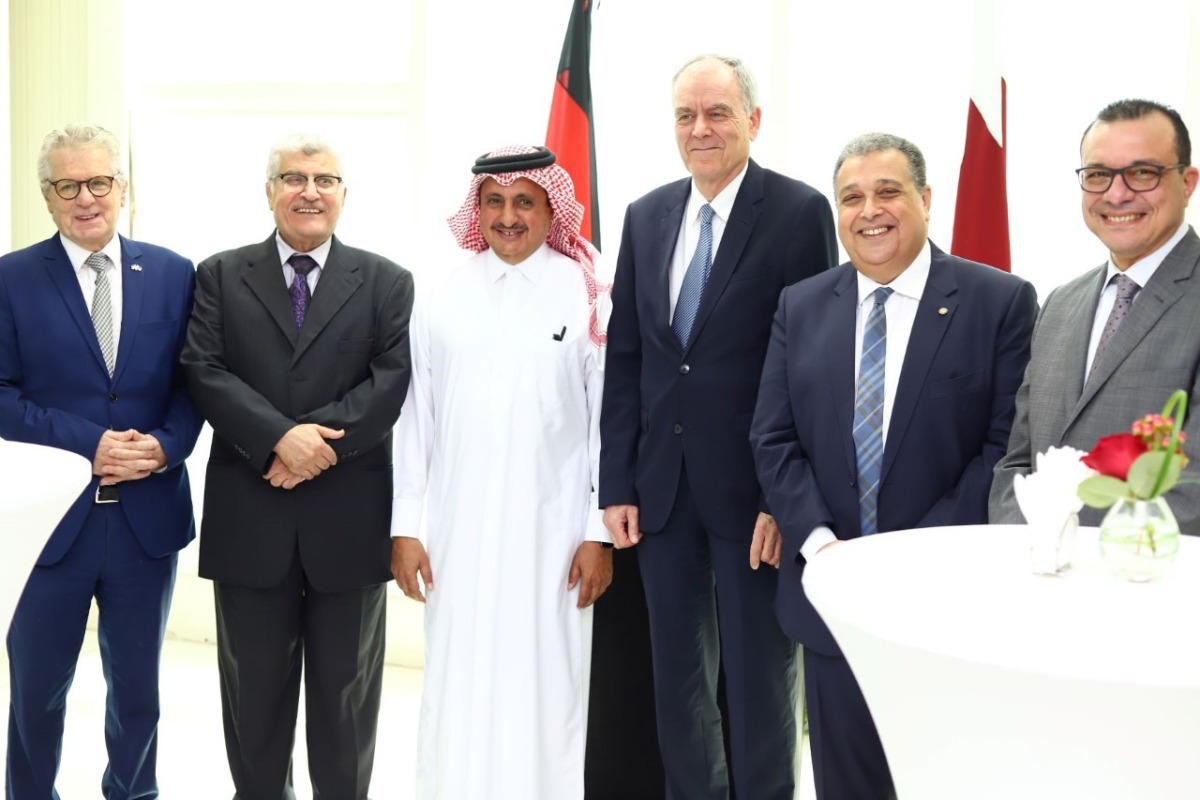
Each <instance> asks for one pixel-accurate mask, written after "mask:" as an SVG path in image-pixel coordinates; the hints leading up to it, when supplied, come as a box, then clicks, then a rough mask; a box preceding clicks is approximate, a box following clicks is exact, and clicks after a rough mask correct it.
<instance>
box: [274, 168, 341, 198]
mask: <svg viewBox="0 0 1200 800" xmlns="http://www.w3.org/2000/svg"><path fill="white" fill-rule="evenodd" d="M275 179H276V180H279V181H282V182H283V185H284V186H286V187H287V188H289V189H294V190H304V189H307V188H308V182H309V181H312V182H313V183H315V184H316V185H317V191H318V192H320V193H321V194H333V193H334V192H336V191H337V188H338V186H339V185H340V184H341V182H342V179H341V178H340V177H338V176H337V175H313V176H311V177H310V176H308V175H303V174H301V173H299V172H284V173H281V174H279V175H276V176H275Z"/></svg>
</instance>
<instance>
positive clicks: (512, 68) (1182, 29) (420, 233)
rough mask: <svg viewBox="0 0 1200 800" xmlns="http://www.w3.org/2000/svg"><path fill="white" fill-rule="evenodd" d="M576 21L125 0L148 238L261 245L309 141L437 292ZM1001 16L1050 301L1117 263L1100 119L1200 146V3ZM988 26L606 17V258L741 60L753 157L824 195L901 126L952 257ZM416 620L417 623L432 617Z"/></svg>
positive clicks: (445, 5)
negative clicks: (1153, 109)
mask: <svg viewBox="0 0 1200 800" xmlns="http://www.w3.org/2000/svg"><path fill="white" fill-rule="evenodd" d="M571 2H572V0H524V2H521V3H497V2H494V0H456V1H455V2H448V1H447V2H436V0H407V2H405V0H389V2H387V3H382V2H378V1H377V0H343V2H341V3H338V4H332V3H326V2H321V1H320V0H294V1H293V2H288V3H283V2H261V3H255V2H246V1H245V0H210V2H208V3H206V4H204V6H203V9H202V11H200V12H197V11H181V10H179V9H180V8H181V6H179V5H178V4H174V3H162V2H158V0H126V11H127V15H128V19H127V22H128V25H129V31H128V36H127V41H128V42H130V43H131V46H130V47H129V48H128V49H127V52H126V60H127V72H128V76H129V86H128V96H129V98H130V103H131V115H132V116H131V125H130V131H131V140H132V150H133V154H134V172H133V179H134V192H135V195H134V197H135V200H136V203H137V205H136V208H135V212H134V214H133V230H134V234H135V235H136V236H138V237H139V238H145V239H148V240H151V241H155V242H159V243H161V244H165V245H167V246H170V247H173V248H175V249H177V250H179V251H181V252H183V253H185V254H187V255H189V256H191V257H193V258H195V259H199V258H203V257H204V256H206V255H208V254H209V253H211V252H214V251H216V250H219V249H224V248H227V247H232V246H237V245H240V244H245V243H248V242H250V241H255V240H259V239H262V238H264V237H265V236H266V235H267V234H268V233H269V231H270V229H271V218H270V215H269V213H268V210H267V207H266V203H265V201H264V195H263V181H264V175H263V168H264V164H263V162H264V160H265V156H266V151H267V148H268V146H269V144H270V142H271V141H272V140H273V139H274V138H276V137H277V136H279V135H281V134H284V133H287V132H290V131H292V130H295V129H298V128H299V129H307V130H314V131H317V132H323V133H325V134H327V135H328V136H329V137H330V138H332V139H333V140H334V142H335V144H338V145H339V146H340V149H341V150H342V152H343V155H344V157H345V160H346V162H347V163H346V172H347V178H348V186H349V197H348V201H347V206H346V211H345V214H344V215H343V217H342V221H341V226H340V229H339V235H341V236H342V238H344V239H345V240H346V241H347V242H349V243H352V244H355V245H358V246H362V247H367V248H369V249H373V250H376V251H378V252H381V253H383V254H385V255H388V256H390V257H392V258H394V259H395V260H397V261H399V262H400V263H402V264H404V265H405V266H407V267H409V268H410V269H412V270H413V271H414V272H415V273H416V275H417V281H418V290H419V287H420V285H421V281H422V275H429V274H431V273H432V272H433V271H436V270H439V269H441V268H443V266H444V265H445V264H446V263H448V262H450V261H452V260H456V259H458V258H459V257H460V255H459V253H458V251H457V250H456V249H455V247H454V245H453V242H452V240H451V238H450V236H449V234H448V233H447V230H446V226H445V218H446V217H447V216H449V215H450V214H452V213H453V212H454V211H455V210H456V209H457V207H458V206H459V204H460V203H461V202H462V200H463V195H464V192H465V190H466V186H467V184H468V182H469V179H470V173H469V168H470V165H471V163H472V161H473V159H474V158H475V157H476V156H478V155H479V154H480V153H483V152H485V151H487V150H490V149H493V148H495V147H497V146H500V145H503V144H509V143H514V142H525V143H536V142H541V141H542V140H543V138H544V136H545V130H546V118H547V113H548V111H549V106H550V97H551V93H552V87H553V80H554V77H555V72H556V68H557V64H558V58H559V52H560V49H561V46H562V40H563V35H564V33H565V31H566V24H567V18H568V15H569V11H570V7H571ZM1004 11H1005V14H1006V16H1005V17H1004V22H1003V25H1002V33H1003V57H1004V63H1005V74H1006V77H1007V80H1008V93H1009V96H1008V135H1009V142H1008V147H1009V150H1008V154H1009V155H1008V159H1009V161H1008V165H1009V166H1008V187H1009V188H1008V193H1009V204H1010V225H1011V235H1012V255H1013V264H1014V272H1016V273H1017V274H1019V275H1022V276H1024V277H1026V278H1028V279H1030V280H1032V281H1033V282H1034V283H1035V284H1036V285H1037V287H1038V291H1039V295H1040V296H1042V297H1044V296H1045V295H1046V293H1047V292H1048V291H1049V290H1050V289H1051V288H1053V287H1054V286H1056V285H1058V284H1060V283H1063V282H1065V281H1066V280H1069V279H1070V278H1072V277H1074V276H1075V275H1077V274H1079V273H1080V272H1082V271H1083V270H1085V269H1087V268H1089V267H1090V266H1093V265H1095V264H1097V263H1099V262H1100V261H1102V260H1103V258H1104V257H1105V253H1104V251H1103V248H1102V247H1101V246H1100V245H1099V243H1098V242H1097V241H1096V240H1095V239H1094V238H1093V237H1092V236H1091V235H1090V234H1089V233H1088V231H1087V229H1086V228H1085V227H1084V225H1083V222H1082V219H1081V215H1080V211H1079V194H1080V193H1079V189H1078V187H1077V184H1076V183H1075V178H1074V175H1072V170H1074V169H1075V167H1076V166H1077V165H1078V143H1079V138H1080V135H1081V133H1082V130H1083V128H1084V127H1085V126H1086V124H1087V123H1088V122H1089V120H1091V119H1092V117H1093V115H1094V114H1095V113H1096V111H1098V110H1099V109H1100V108H1101V107H1102V106H1104V105H1105V104H1106V103H1108V102H1109V101H1111V100H1114V99H1117V98H1120V97H1125V96H1144V97H1149V98H1152V99H1156V100H1159V101H1162V102H1166V103H1169V104H1172V105H1174V106H1176V107H1177V108H1180V109H1181V110H1182V111H1183V113H1184V116H1185V119H1187V121H1188V122H1190V123H1191V127H1192V129H1193V131H1195V133H1196V138H1197V139H1198V140H1200V10H1197V9H1195V8H1193V3H1190V2H1189V0H1145V2H1142V3H1139V4H1137V5H1136V7H1134V8H1131V7H1130V6H1129V4H1128V3H1127V2H1117V0H1070V1H1064V2H1057V3H1055V2H1041V3H1036V4H1035V3H1026V2H1009V3H1006V4H1004ZM972 14H973V12H972V6H971V4H969V3H966V2H960V1H956V0H910V2H907V3H904V4H896V3H892V2H882V0H859V1H858V2H855V3H802V2H789V1H788V0H742V1H741V2H738V3H729V2H728V0H721V1H720V2H718V0H688V2H686V3H684V2H680V1H679V0H670V2H667V1H666V0H600V2H599V4H598V7H597V9H596V11H595V13H594V15H593V23H594V31H593V60H592V81H593V92H594V106H595V108H594V111H595V127H596V131H597V158H598V160H599V169H600V176H599V190H600V198H601V200H600V217H601V232H602V236H603V243H604V251H605V254H606V258H607V260H608V262H609V263H610V265H611V262H612V261H614V260H615V255H616V251H617V246H618V243H619V241H620V234H621V229H620V228H621V221H622V217H623V215H624V210H625V206H626V205H627V204H628V203H629V202H630V201H631V200H633V199H635V198H637V197H638V196H640V195H641V194H643V193H645V192H646V191H648V190H650V189H652V188H653V187H655V186H657V185H659V184H662V183H664V182H666V181H669V180H673V179H675V178H678V177H682V176H683V174H684V172H683V169H682V167H681V165H680V161H679V156H678V153H677V151H676V149H675V143H674V136H673V124H672V118H671V106H670V81H671V77H672V75H673V74H674V72H675V70H676V69H677V68H678V66H679V65H680V64H681V63H682V62H684V61H685V60H687V59H688V58H689V57H691V56H692V55H695V54H697V53H700V52H706V51H707V52H718V53H725V54H731V55H737V56H740V57H742V58H744V59H745V60H746V61H747V62H749V64H750V65H751V67H752V68H753V69H754V70H755V72H756V73H757V76H758V79H759V83H760V89H761V105H762V108H763V122H762V132H761V136H760V137H759V141H758V142H757V143H756V144H755V146H754V151H753V152H754V157H755V158H756V159H757V160H758V161H759V162H760V163H762V164H763V165H764V166H768V167H771V168H773V169H777V170H779V171H782V172H785V173H788V174H790V175H793V176H795V177H798V178H801V179H803V180H805V181H808V182H809V183H812V184H813V185H815V186H817V187H818V188H820V189H821V190H822V191H825V192H828V187H829V183H830V172H831V169H832V166H833V162H834V159H835V158H836V156H837V153H838V151H839V150H840V149H841V147H842V146H843V145H844V144H845V143H846V141H848V140H849V139H850V138H852V137H853V136H856V135H858V134H860V133H863V132H866V131H869V130H886V131H890V132H894V133H898V134H901V135H903V136H906V137H908V138H910V139H912V140H913V141H914V142H916V143H917V144H918V145H919V146H920V147H921V148H922V149H923V150H924V152H925V154H926V157H927V160H928V162H929V182H930V185H931V186H932V188H933V212H932V214H933V216H932V224H931V236H932V238H933V239H934V241H936V242H938V243H939V244H940V245H941V246H942V247H944V248H949V246H950V240H951V230H952V222H953V213H954V200H955V194H956V184H957V180H958V167H959V162H960V160H961V157H962V147H963V137H964V135H965V125H966V113H967V104H968V94H969V86H970V79H971V68H972V38H971V37H972V26H973V18H972ZM1134 19H1136V21H1138V22H1139V23H1140V24H1143V25H1145V26H1147V27H1148V30H1149V31H1150V32H1151V35H1150V36H1149V37H1142V38H1141V39H1139V40H1138V41H1137V42H1136V43H1134V44H1130V43H1128V42H1127V41H1126V38H1125V37H1124V36H1123V35H1122V26H1123V25H1124V24H1126V23H1125V22H1124V21H1132V20H1134ZM233 21H236V23H235V24H231V22H233ZM1191 218H1192V219H1193V220H1196V219H1198V217H1197V215H1196V211H1195V209H1192V214H1191ZM202 461H203V454H200V455H199V456H198V457H197V459H196V462H197V463H196V469H195V470H194V471H195V472H202ZM197 477H199V475H197ZM189 553H190V555H189V556H188V558H190V559H192V560H193V563H190V564H189V562H188V561H187V560H186V559H185V562H184V563H185V569H186V568H190V569H191V570H192V571H193V572H194V556H195V548H192V549H191V550H190V551H189ZM182 591H183V594H181V597H183V596H185V595H186V593H187V591H189V590H187V589H183V590H182ZM201 594H203V598H204V600H203V602H204V603H207V602H209V601H208V596H207V594H204V593H201V592H200V591H199V590H197V594H196V597H197V598H199V597H200V596H201ZM196 602H200V601H199V600H197V601H196ZM178 605H179V606H180V608H179V609H177V613H180V614H185V613H188V612H187V609H186V606H187V602H184V601H181V602H180V603H179V604H178ZM404 608H405V609H406V610H404V611H402V612H401V614H405V615H407V617H406V619H407V622H408V623H412V621H413V620H414V619H416V616H415V609H413V608H411V604H408V605H407V606H405V607H404ZM195 616H196V617H197V619H207V618H209V617H211V609H210V608H209V607H207V605H206V606H204V607H203V609H201V610H197V611H196V612H195Z"/></svg>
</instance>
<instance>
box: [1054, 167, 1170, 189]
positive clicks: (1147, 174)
mask: <svg viewBox="0 0 1200 800" xmlns="http://www.w3.org/2000/svg"><path fill="white" fill-rule="evenodd" d="M1186 166H1187V164H1170V165H1168V166H1165V167H1163V166H1160V165H1158V164H1131V165H1129V166H1128V167H1120V168H1117V167H1080V168H1079V169H1077V170H1075V174H1076V175H1078V176H1079V187H1080V188H1081V189H1083V190H1084V191H1085V192H1090V193H1092V194H1102V193H1104V192H1107V191H1108V187H1110V186H1112V182H1113V181H1114V180H1115V179H1116V177H1117V175H1120V176H1121V180H1123V181H1125V185H1126V186H1128V187H1129V191H1131V192H1149V191H1152V190H1154V189H1157V188H1158V184H1159V183H1161V182H1162V176H1163V173H1164V172H1166V171H1167V170H1169V169H1178V170H1179V171H1181V172H1182V171H1183V169H1184V167H1186Z"/></svg>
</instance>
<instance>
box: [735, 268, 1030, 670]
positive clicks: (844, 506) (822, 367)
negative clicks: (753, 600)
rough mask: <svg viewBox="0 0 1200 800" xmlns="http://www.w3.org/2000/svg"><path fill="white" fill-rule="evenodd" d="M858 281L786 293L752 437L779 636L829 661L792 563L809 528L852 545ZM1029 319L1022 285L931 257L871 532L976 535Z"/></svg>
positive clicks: (1003, 438)
mask: <svg viewBox="0 0 1200 800" xmlns="http://www.w3.org/2000/svg"><path fill="white" fill-rule="evenodd" d="M856 276H857V273H856V271H855V270H854V267H853V266H851V265H850V264H843V265H842V266H840V267H838V268H837V269H836V270H833V271H831V272H829V273H827V274H825V275H821V276H820V277H818V278H814V279H812V280H809V281H805V282H804V283H802V284H799V285H797V286H793V287H791V288H789V289H787V290H786V291H785V292H784V293H783V296H782V297H781V298H780V300H779V310H778V311H777V312H776V314H775V323H774V326H773V328H772V331H771V344H770V348H769V350H768V352H767V359H766V363H765V365H764V367H763V373H762V385H761V388H760V389H759V395H758V408H757V410H756V411H755V415H754V424H753V427H752V429H751V433H750V438H751V441H752V442H753V445H754V458H755V463H756V465H757V467H758V475H759V478H760V479H761V480H762V486H763V491H764V492H765V494H766V497H767V501H768V503H769V504H770V507H771V511H772V513H773V514H774V516H775V521H776V523H777V524H778V525H779V529H780V531H781V533H782V535H783V561H782V563H781V564H780V575H779V591H778V595H777V598H776V611H777V614H778V616H779V621H780V624H781V626H782V627H783V630H784V632H785V633H787V634H788V635H789V636H791V637H792V638H793V639H795V640H796V641H799V642H800V643H802V644H803V645H804V646H805V647H811V648H812V649H813V650H815V651H817V652H820V653H824V654H826V655H838V654H839V650H838V648H837V645H836V644H835V643H834V641H833V637H832V636H831V635H830V633H829V630H828V629H827V628H826V627H825V624H824V623H823V622H822V621H821V619H820V617H818V615H817V613H816V611H815V610H814V609H813V607H812V606H811V605H810V604H809V602H808V598H806V597H805V595H804V588H803V586H802V585H801V582H800V581H801V578H802V577H803V576H804V559H803V558H801V557H800V555H799V552H800V547H801V545H803V544H804V541H805V539H807V538H808V536H809V534H810V533H811V532H812V531H813V529H814V528H816V527H817V526H818V525H826V526H828V527H829V528H831V529H832V530H833V532H834V534H835V535H836V536H837V537H838V538H839V539H853V538H856V537H858V535H859V522H858V489H857V486H856V483H857V470H856V464H855V451H854V440H853V437H852V435H851V429H852V427H853V421H854V393H855V392H854V372H855V369H854V367H855V364H854V359H855V353H854V348H855V324H856V322H855V311H856V307H857V305H858V284H857V277H856ZM1036 315H1037V297H1036V293H1035V292H1034V289H1033V286H1032V285H1030V284H1029V283H1028V282H1026V281H1024V280H1021V279H1020V278H1017V277H1015V276H1013V275H1009V274H1008V273H1005V272H1001V271H999V270H997V269H993V268H992V267H987V266H984V265H982V264H976V263H974V262H970V261H964V260H963V259H960V258H955V257H954V256H949V255H946V254H945V253H943V252H942V251H940V250H938V249H937V248H936V247H934V248H933V249H932V260H931V264H930V269H929V279H928V281H927V282H926V284H925V291H924V293H923V294H922V296H921V302H920V305H919V306H918V308H917V316H916V319H915V320H914V322H913V329H912V334H911V336H910V338H909V342H908V350H907V352H906V353H904V366H903V368H902V370H901V373H900V382H899V385H898V387H897V389H896V396H895V398H894V400H893V405H892V416H891V419H890V421H889V425H888V435H887V441H886V442H885V445H884V454H883V465H882V473H881V479H880V480H881V483H880V488H879V496H878V518H879V530H880V531H892V530H900V529H905V528H923V527H932V526H938V525H969V524H982V523H986V522H987V500H988V490H989V488H990V487H991V483H992V468H993V467H994V466H995V465H996V462H997V461H999V460H1000V458H1001V457H1002V456H1003V455H1004V452H1005V449H1006V447H1007V445H1008V435H1009V430H1010V429H1011V427H1012V422H1013V408H1014V402H1015V397H1016V393H1017V389H1018V387H1020V385H1021V379H1022V376H1023V375H1024V372H1025V365H1026V363H1027V362H1028V361H1029V343H1030V338H1031V337H1032V335H1033V323H1034V319H1035V317H1036ZM889 357H893V356H892V355H891V354H889ZM949 557H950V556H948V558H949ZM880 602H887V598H880Z"/></svg>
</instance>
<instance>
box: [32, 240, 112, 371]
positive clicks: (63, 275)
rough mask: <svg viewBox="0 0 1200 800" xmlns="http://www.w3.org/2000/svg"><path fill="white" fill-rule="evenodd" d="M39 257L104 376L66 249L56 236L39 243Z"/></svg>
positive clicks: (101, 357) (97, 344) (100, 355)
mask: <svg viewBox="0 0 1200 800" xmlns="http://www.w3.org/2000/svg"><path fill="white" fill-rule="evenodd" d="M42 258H44V259H45V260H46V271H47V272H49V273H50V278H51V279H52V280H53V281H54V285H55V286H57V287H58V291H59V294H61V295H62V299H63V303H64V304H65V305H66V307H67V311H69V312H70V313H71V319H73V320H74V321H75V325H76V326H77V327H78V328H79V333H80V335H81V336H82V337H83V340H84V341H85V342H86V343H87V346H88V348H89V349H90V350H91V351H92V355H93V356H94V357H95V359H96V363H98V364H99V365H100V366H101V367H103V368H104V371H105V374H106V375H107V374H108V366H107V365H106V364H105V363H104V354H103V353H101V352H100V341H99V340H98V339H97V338H96V326H95V324H93V322H92V315H91V314H89V313H88V310H87V302H86V301H85V300H84V299H83V291H82V290H81V289H80V288H79V276H78V275H76V274H75V269H74V267H72V266H71V259H69V258H67V251H66V250H64V249H63V246H62V242H61V241H60V240H59V238H58V236H57V235H55V236H54V237H52V238H50V239H48V240H46V241H45V242H43V243H42Z"/></svg>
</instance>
